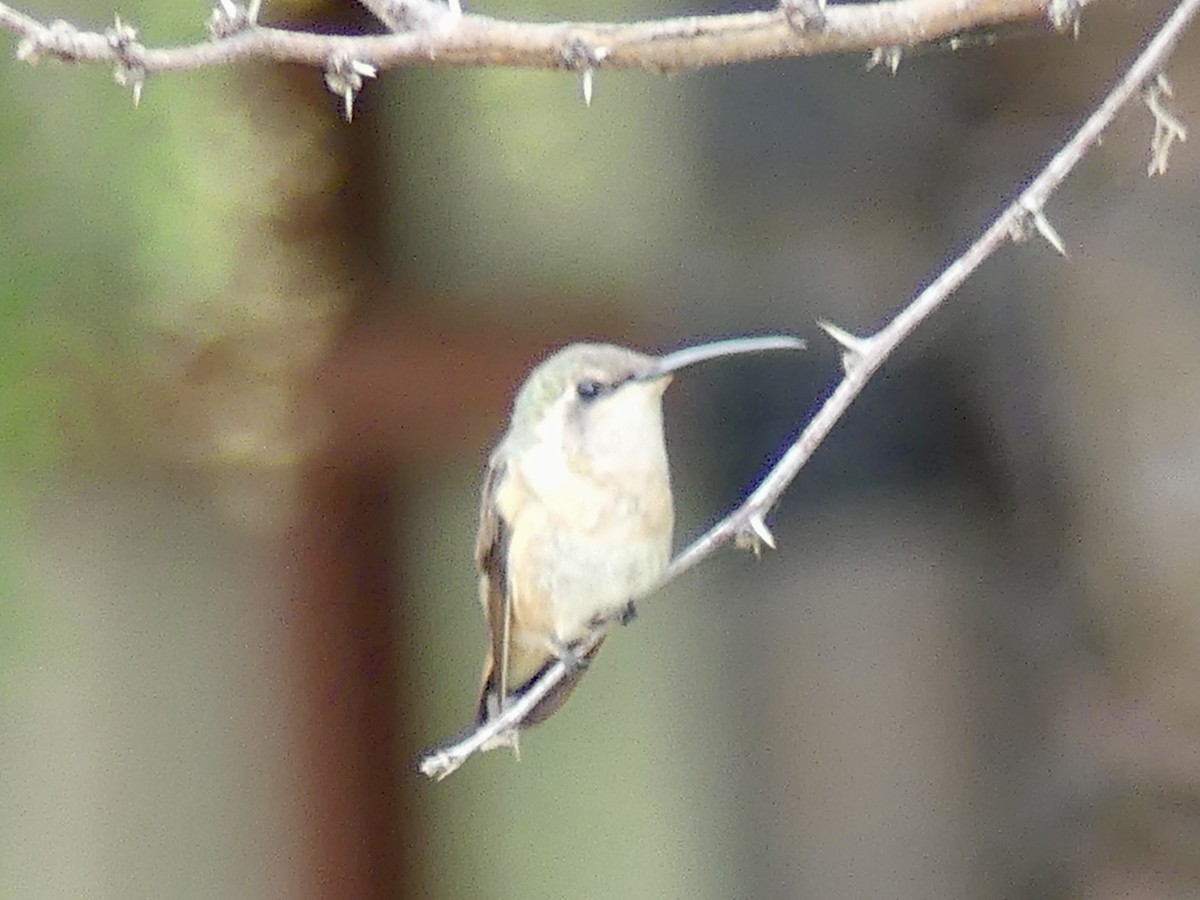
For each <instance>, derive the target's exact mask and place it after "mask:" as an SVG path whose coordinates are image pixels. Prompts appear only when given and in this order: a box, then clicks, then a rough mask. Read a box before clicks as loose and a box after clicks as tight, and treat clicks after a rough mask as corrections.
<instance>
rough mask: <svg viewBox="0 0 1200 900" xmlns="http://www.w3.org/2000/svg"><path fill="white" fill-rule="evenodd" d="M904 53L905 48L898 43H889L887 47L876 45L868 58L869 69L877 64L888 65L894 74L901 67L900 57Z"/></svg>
mask: <svg viewBox="0 0 1200 900" xmlns="http://www.w3.org/2000/svg"><path fill="white" fill-rule="evenodd" d="M903 55H904V48H903V47H900V46H899V45H897V44H889V45H888V46H886V47H876V48H875V49H874V50H872V51H871V56H870V57H869V58H868V59H867V71H868V72H869V71H871V70H872V69H874V68H875V67H876V66H880V65H883V66H887V67H888V69H889V70H890V71H891V73H892V74H893V75H895V74H896V72H897V70H899V68H900V57H901V56H903Z"/></svg>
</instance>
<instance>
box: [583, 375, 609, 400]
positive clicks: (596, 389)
mask: <svg viewBox="0 0 1200 900" xmlns="http://www.w3.org/2000/svg"><path fill="white" fill-rule="evenodd" d="M607 390H608V385H607V384H605V383H604V382H603V381H596V380H595V379H592V378H588V379H585V380H583V381H581V382H579V384H577V385H575V393H577V394H578V395H579V399H581V400H595V399H596V398H597V397H599V396H600V395H601V394H603V393H605V392H606V391H607Z"/></svg>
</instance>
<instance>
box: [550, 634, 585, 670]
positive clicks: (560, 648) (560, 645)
mask: <svg viewBox="0 0 1200 900" xmlns="http://www.w3.org/2000/svg"><path fill="white" fill-rule="evenodd" d="M550 649H551V650H552V651H553V653H554V655H555V656H557V657H558V658H559V659H561V660H562V663H563V665H564V666H566V667H567V671H568V672H578V671H580V670H582V669H586V668H587V667H588V663H590V662H591V660H590V659H588V658H587V657H586V656H580V655H579V654H578V653H576V652H575V648H574V647H572V646H571V645H570V644H568V643H565V642H564V641H560V640H558V639H557V638H555V639H554V640H553V641H551V642H550Z"/></svg>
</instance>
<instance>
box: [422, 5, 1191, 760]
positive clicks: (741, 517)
mask: <svg viewBox="0 0 1200 900" xmlns="http://www.w3.org/2000/svg"><path fill="white" fill-rule="evenodd" d="M1198 9H1200V0H1180V2H1179V4H1178V5H1177V6H1176V8H1175V10H1174V12H1172V14H1171V15H1170V17H1169V18H1168V19H1167V20H1166V21H1165V22H1164V23H1163V24H1162V25H1161V26H1160V27H1159V29H1158V31H1157V32H1156V33H1155V35H1154V37H1153V38H1152V39H1151V40H1150V42H1149V43H1148V44H1147V45H1146V47H1145V49H1144V50H1143V51H1142V52H1141V53H1140V54H1139V55H1138V56H1137V58H1136V59H1134V61H1133V62H1132V64H1130V66H1129V67H1128V68H1127V69H1126V70H1125V73H1124V75H1123V76H1122V77H1121V79H1120V80H1119V81H1118V82H1117V84H1116V85H1115V86H1114V87H1113V88H1112V90H1110V91H1109V92H1108V94H1107V95H1106V96H1105V98H1104V100H1103V101H1102V102H1101V103H1100V105H1099V106H1098V107H1097V108H1096V110H1095V111H1094V112H1093V113H1092V114H1091V115H1090V116H1089V117H1088V118H1087V119H1086V120H1085V121H1084V123H1083V124H1082V125H1081V126H1080V127H1079V129H1078V130H1077V131H1076V132H1075V133H1074V134H1073V135H1072V136H1071V138H1070V140H1068V141H1067V143H1066V144H1065V145H1064V146H1063V147H1062V149H1061V150H1059V151H1058V153H1056V154H1055V155H1054V157H1053V158H1052V159H1051V160H1050V162H1049V163H1047V164H1046V166H1045V167H1044V168H1043V169H1042V170H1041V172H1039V173H1038V174H1037V175H1036V177H1034V178H1033V180H1032V181H1030V182H1029V184H1028V186H1027V187H1025V188H1024V189H1023V190H1022V191H1020V193H1019V194H1018V195H1017V197H1016V198H1015V199H1014V200H1013V201H1012V202H1011V203H1009V204H1008V205H1007V206H1006V207H1005V208H1004V209H1003V210H1002V211H1001V212H1000V214H999V215H997V216H996V217H995V219H993V220H992V223H991V224H990V225H989V226H988V227H987V229H986V230H985V231H984V232H983V234H981V235H980V236H979V237H978V238H977V239H976V240H975V241H974V242H973V243H972V244H971V245H970V246H969V247H968V248H967V249H966V251H965V252H963V254H962V255H961V256H959V257H958V258H957V259H955V260H954V261H953V262H952V263H951V264H950V265H949V266H947V267H946V268H945V269H944V270H942V272H941V274H940V275H938V276H937V278H935V279H934V280H933V282H932V283H931V284H930V285H929V286H928V287H927V288H925V290H923V291H921V293H919V294H918V295H917V296H916V297H915V298H914V299H913V300H912V301H911V302H910V303H909V304H908V305H907V306H906V307H904V309H902V310H901V311H900V312H899V313H898V314H897V315H896V316H895V317H894V318H893V319H892V320H891V321H890V322H888V323H887V324H886V325H885V326H884V327H883V328H881V329H879V331H877V332H875V333H874V334H872V335H869V336H867V337H856V336H855V335H852V334H850V333H849V332H847V331H845V330H843V329H841V328H839V327H838V326H836V325H833V324H831V323H828V322H821V323H819V324H820V326H821V328H822V329H823V330H824V331H825V333H826V334H828V335H829V336H830V337H831V338H832V339H833V340H834V341H836V342H837V343H838V345H839V346H840V347H841V348H842V369H843V372H844V376H843V378H842V380H841V382H840V383H839V384H838V386H837V388H836V389H835V390H834V391H833V393H832V394H831V395H830V396H829V399H828V400H826V401H825V404H824V405H823V406H822V407H821V409H820V410H818V412H817V414H816V415H815V416H813V418H812V419H811V420H810V421H809V423H808V425H807V426H805V428H804V430H803V431H802V432H801V434H800V436H799V437H798V438H797V439H796V441H795V442H794V443H793V444H792V445H791V446H790V447H789V448H788V450H787V451H786V452H785V453H784V454H783V456H782V457H781V458H780V459H779V462H778V463H776V465H775V467H774V468H773V469H772V470H771V471H770V472H768V473H767V475H766V477H765V478H764V479H763V480H762V482H761V483H760V484H759V485H758V487H756V488H755V489H754V491H753V492H752V493H751V494H750V496H749V497H747V498H746V500H745V501H744V502H743V503H742V505H741V506H739V507H738V508H737V509H735V510H734V511H733V512H732V513H730V514H729V515H728V516H726V517H725V518H724V519H722V520H721V521H720V522H718V523H717V524H716V525H715V526H713V528H712V529H710V530H709V531H708V532H707V533H706V534H704V535H703V536H701V537H700V538H699V539H697V540H696V541H695V542H694V543H692V544H691V545H690V546H689V547H688V548H687V549H685V550H684V551H683V552H682V553H680V554H679V555H678V556H677V557H676V558H675V559H674V560H673V561H672V562H671V565H670V566H669V567H668V568H667V571H666V573H665V574H664V575H663V577H662V579H661V580H660V581H659V584H658V585H657V586H656V588H655V589H657V588H659V587H662V586H663V585H664V584H666V583H667V582H669V581H671V580H673V579H675V578H676V577H678V576H679V575H680V574H682V573H683V572H686V571H687V570H688V569H690V568H692V567H693V566H695V565H696V564H697V563H699V562H700V561H701V560H703V559H705V558H706V557H708V556H709V555H711V554H712V553H713V552H714V551H716V550H717V549H719V548H720V547H723V546H724V545H726V544H729V543H734V544H735V545H737V546H739V547H743V548H750V549H753V550H754V551H755V552H756V553H758V552H761V550H762V548H763V546H764V545H765V546H768V547H772V548H773V547H774V546H775V541H774V538H773V537H772V536H771V532H770V531H769V530H768V528H767V526H766V521H765V520H766V516H767V513H768V512H769V511H770V510H771V508H772V507H773V506H774V505H775V504H776V502H778V500H779V498H780V497H781V496H782V495H783V492H784V490H786V489H787V487H788V485H789V484H791V483H792V481H793V480H794V479H795V477H796V476H797V474H799V472H800V469H801V468H802V467H803V466H804V465H805V463H807V462H808V460H809V459H810V458H811V457H812V455H813V453H814V452H815V451H816V449H817V447H819V446H820V445H821V443H822V441H824V440H825V438H826V436H827V435H828V434H829V433H830V431H832V430H833V426H834V425H835V424H836V423H837V422H838V420H839V419H841V417H842V416H843V415H844V414H845V412H846V410H847V409H849V408H850V404H851V403H853V402H854V399H855V398H856V397H857V396H858V395H859V394H860V393H862V391H863V389H864V388H865V387H866V386H867V383H868V381H870V379H871V376H872V375H874V374H875V372H876V371H877V370H878V369H879V368H880V366H882V365H883V363H884V362H885V361H886V360H887V358H888V357H889V356H890V355H891V354H892V352H893V351H894V350H895V349H896V348H897V347H898V346H900V344H901V343H903V341H904V340H905V339H906V338H907V337H908V336H909V335H910V334H912V333H913V331H915V330H916V328H917V326H919V325H920V324H921V323H922V322H924V321H925V320H926V319H927V318H928V317H929V316H930V315H931V314H932V313H933V312H934V311H935V310H937V308H938V307H940V306H941V305H942V304H943V303H944V302H945V301H946V300H947V299H948V298H949V297H950V295H951V294H952V293H954V291H955V290H957V289H958V287H959V286H960V285H962V284H963V282H965V281H966V280H967V278H968V277H970V276H971V275H972V274H973V273H974V272H975V270H976V269H978V268H979V266H980V265H981V264H982V263H983V262H984V261H985V260H986V259H988V257H990V256H991V255H992V254H993V253H995V252H996V251H997V250H998V249H999V248H1000V247H1001V246H1003V245H1004V244H1005V243H1006V242H1007V241H1009V240H1012V241H1019V240H1023V239H1024V238H1026V237H1027V236H1029V235H1030V234H1031V230H1032V231H1036V232H1037V233H1038V234H1040V235H1041V236H1042V237H1043V238H1044V239H1045V240H1046V241H1047V243H1049V244H1050V245H1051V246H1052V247H1054V249H1055V250H1056V251H1058V252H1059V253H1060V254H1061V255H1063V256H1064V257H1065V256H1066V246H1065V244H1064V243H1063V241H1062V238H1061V237H1059V236H1058V233H1057V232H1056V231H1055V230H1054V228H1053V226H1051V225H1050V222H1049V220H1048V219H1047V217H1046V215H1045V212H1044V209H1045V205H1046V201H1047V200H1048V199H1049V198H1050V195H1051V194H1053V193H1054V191H1055V190H1056V189H1057V188H1058V187H1059V185H1061V184H1062V182H1063V181H1064V180H1065V179H1066V177H1067V175H1069V174H1070V173H1071V171H1072V170H1073V169H1074V168H1075V166H1076V165H1077V164H1078V163H1079V161H1080V160H1081V159H1083V157H1084V155H1085V154H1086V153H1087V152H1088V151H1089V150H1091V149H1092V148H1093V147H1094V146H1095V145H1096V144H1097V143H1098V142H1099V140H1100V137H1101V135H1102V133H1103V132H1104V129H1105V128H1107V127H1108V126H1109V124H1110V123H1111V122H1112V121H1113V119H1114V118H1115V117H1116V115H1117V113H1118V112H1119V111H1120V110H1121V108H1122V107H1123V106H1124V105H1125V104H1126V103H1128V102H1129V101H1130V100H1131V99H1132V98H1133V97H1135V96H1137V95H1138V93H1139V92H1141V91H1143V90H1144V89H1145V88H1146V86H1147V85H1150V84H1151V82H1153V83H1154V86H1153V87H1151V88H1150V89H1149V90H1148V92H1147V94H1146V103H1147V104H1148V105H1150V108H1151V110H1152V111H1153V112H1154V116H1155V141H1154V148H1153V151H1152V152H1153V156H1154V159H1153V160H1152V164H1151V174H1155V173H1158V172H1161V171H1162V170H1163V169H1165V166H1166V159H1165V155H1166V152H1167V149H1169V147H1170V143H1171V142H1172V141H1173V140H1174V139H1176V138H1179V139H1181V140H1182V139H1183V138H1184V137H1186V131H1185V129H1184V128H1183V126H1182V124H1180V123H1179V122H1178V120H1177V119H1175V117H1174V116H1171V115H1170V114H1169V113H1167V112H1166V111H1165V110H1164V109H1163V108H1162V106H1161V102H1160V101H1161V97H1162V96H1163V94H1166V96H1169V87H1164V86H1165V85H1166V82H1165V79H1163V78H1162V76H1161V75H1160V72H1161V69H1162V67H1163V64H1164V63H1165V61H1166V59H1167V57H1168V56H1170V54H1171V52H1172V50H1174V48H1175V45H1176V43H1177V42H1178V40H1179V37H1180V35H1181V34H1182V33H1183V31H1184V29H1185V28H1186V27H1187V25H1188V24H1189V23H1190V22H1191V20H1192V19H1193V18H1194V17H1195V15H1196V12H1197V10H1198ZM1160 135H1161V136H1160ZM1160 164H1161V165H1160ZM611 628H612V625H606V626H604V627H601V628H597V629H596V630H595V631H594V632H593V633H592V634H590V635H589V636H588V637H587V638H586V639H585V640H584V641H582V642H581V644H580V645H579V646H578V647H577V648H575V652H576V654H577V655H578V656H579V657H586V656H587V655H588V653H590V652H591V650H592V649H593V648H594V647H595V646H596V645H597V644H599V643H600V641H601V640H603V638H604V636H605V635H606V634H607V633H608V631H609V630H611ZM567 671H568V669H567V663H566V662H564V661H562V660H559V661H558V662H556V663H554V664H553V665H551V666H550V667H549V668H548V669H547V670H546V672H545V674H544V675H543V676H542V677H541V678H540V679H539V680H538V681H537V682H535V683H534V684H532V685H531V686H530V687H529V689H528V690H527V691H526V692H525V693H523V694H522V695H521V696H520V697H518V698H516V699H515V700H514V701H513V702H512V703H511V704H510V705H509V706H507V707H505V708H504V709H503V710H502V711H501V713H500V714H499V715H498V716H496V717H495V718H493V719H490V720H489V721H487V722H486V723H484V724H483V725H480V726H479V727H477V728H476V729H475V730H474V731H472V732H470V733H469V734H467V736H466V737H464V738H462V739H461V740H458V741H456V742H454V743H452V744H449V745H447V746H444V747H441V748H439V749H437V750H434V751H432V752H430V753H429V754H427V755H426V756H425V757H423V758H422V759H421V760H420V762H419V764H418V765H419V768H420V770H421V771H422V772H423V773H424V774H426V775H428V776H429V777H430V778H434V779H436V780H438V781H440V780H441V779H443V778H445V777H446V776H447V775H449V774H451V773H452V772H454V771H455V770H456V769H457V768H458V767H459V766H461V765H462V764H463V763H464V762H465V761H466V760H467V759H468V758H470V757H471V756H472V755H474V754H475V753H477V752H479V751H481V750H488V749H491V748H492V747H495V746H502V745H506V744H507V743H509V738H510V737H511V735H512V734H513V733H515V730H516V728H517V727H518V726H519V725H520V723H521V722H522V721H523V720H524V718H525V717H526V716H527V715H528V714H529V712H530V711H531V710H532V709H533V708H534V707H535V706H536V705H537V704H538V702H539V701H540V700H541V699H542V698H543V697H545V696H546V695H547V694H549V693H550V691H552V690H553V689H554V687H555V685H557V684H558V683H559V682H560V681H561V680H562V679H563V678H564V677H565V676H566V675H567Z"/></svg>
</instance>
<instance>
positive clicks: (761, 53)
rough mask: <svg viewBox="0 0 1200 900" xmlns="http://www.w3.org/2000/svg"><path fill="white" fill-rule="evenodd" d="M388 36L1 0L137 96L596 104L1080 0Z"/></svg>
mask: <svg viewBox="0 0 1200 900" xmlns="http://www.w3.org/2000/svg"><path fill="white" fill-rule="evenodd" d="M360 2H361V4H362V5H363V6H364V7H365V8H366V9H367V10H369V11H370V12H371V14H372V15H374V16H375V17H376V18H377V19H378V20H379V21H380V22H382V23H383V24H384V25H385V26H386V27H387V28H389V29H390V30H391V31H392V32H393V33H391V34H384V35H329V34H313V33H310V32H303V31H287V30H283V29H278V28H267V27H264V26H262V25H260V24H259V23H258V14H259V7H260V5H261V0H250V2H249V4H248V5H243V4H241V3H238V2H235V0H216V5H215V6H214V9H213V12H212V14H211V16H210V17H209V20H208V23H207V25H208V35H209V40H207V41H203V42H200V43H197V44H193V45H190V46H183V47H172V48H165V49H156V48H153V47H148V46H146V45H145V44H143V43H142V42H141V40H140V37H139V35H138V33H137V31H136V30H134V29H133V28H131V27H129V25H128V24H122V23H121V22H119V21H118V22H117V23H116V25H115V26H114V27H110V28H108V29H107V30H105V31H87V30H84V29H80V28H77V27H76V26H74V25H71V24H69V23H67V22H64V21H62V20H56V21H54V22H52V23H50V24H49V25H46V24H43V23H42V22H39V21H38V20H37V19H34V18H32V17H31V16H28V15H26V14H25V13H22V12H19V11H18V10H16V9H14V8H12V7H10V6H8V5H7V4H5V3H0V28H5V29H7V30H8V31H10V32H13V33H14V34H16V35H18V36H19V38H20V42H19V44H18V47H17V57H18V58H19V59H22V60H25V61H26V62H30V63H34V62H37V61H38V60H39V59H41V58H44V57H50V58H55V59H60V60H64V61H67V62H103V63H111V64H115V65H116V67H117V80H118V81H119V82H120V83H121V84H123V85H131V86H132V87H133V90H134V93H135V99H136V98H140V96H141V93H142V86H143V84H144V83H145V79H146V78H147V76H150V75H156V74H159V73H165V72H176V71H184V70H188V69H200V68H206V67H209V66H218V65H228V64H231V63H236V62H242V61H246V60H255V59H257V60H272V61H275V62H290V63H302V64H305V65H309V66H315V67H317V68H320V69H322V70H324V71H325V73H326V80H327V83H328V85H329V88H330V90H332V91H333V92H334V93H335V94H337V95H338V96H339V97H340V98H341V99H342V101H343V103H344V104H345V107H346V109H347V111H348V112H349V111H350V110H352V107H353V100H354V97H355V94H356V93H357V91H359V90H360V89H361V87H362V83H363V78H364V77H367V78H370V77H374V75H375V73H377V72H380V71H383V70H386V69H390V68H396V67H399V66H414V65H421V66H455V67H468V66H480V67H484V66H486V67H496V66H503V67H508V68H529V69H558V70H566V71H571V72H575V73H576V74H577V75H578V77H579V78H580V81H581V84H582V86H583V93H584V96H585V99H588V100H590V98H591V95H592V85H593V84H594V82H595V76H596V72H597V70H599V69H600V68H602V67H603V68H605V69H645V70H650V71H656V72H677V71H681V70H685V69H699V68H704V67H707V66H718V65H728V64H730V63H738V62H749V61H751V60H758V59H771V58H778V57H790V56H813V55H817V54H825V53H842V52H847V51H858V52H866V53H870V54H871V57H870V58H871V59H872V60H875V61H876V62H877V63H880V62H882V63H886V64H887V65H888V67H889V68H890V69H891V70H892V71H893V72H894V71H895V68H896V66H897V65H898V64H899V61H900V55H901V52H902V51H903V49H905V48H910V47H914V46H917V45H920V44H925V43H929V42H931V41H937V40H941V39H946V40H948V41H949V43H950V46H951V47H956V46H958V43H956V41H958V40H959V38H960V37H961V36H962V35H964V34H968V33H971V32H973V31H977V30H979V29H986V28H992V27H995V26H997V25H1001V24H1006V23H1016V22H1043V23H1045V24H1046V26H1047V27H1049V28H1053V29H1055V30H1058V31H1064V32H1072V33H1073V32H1075V31H1077V29H1078V19H1079V12H1080V9H1081V8H1082V6H1083V4H1084V2H1086V0H972V2H970V3H963V2H961V0H886V2H877V3H847V4H845V5H838V6H826V4H825V2H824V0H779V6H778V7H777V8H775V9H773V10H765V11H757V12H748V13H732V14H724V15H711V16H686V17H680V18H671V19H660V20H656V21H654V20H651V21H643V22H628V23H615V22H557V23H539V22H514V21H508V20H504V19H494V18H491V17H488V16H482V15H476V14H473V13H464V12H463V11H462V7H461V5H460V4H459V0H447V2H445V3H443V2H441V0H360Z"/></svg>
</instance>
